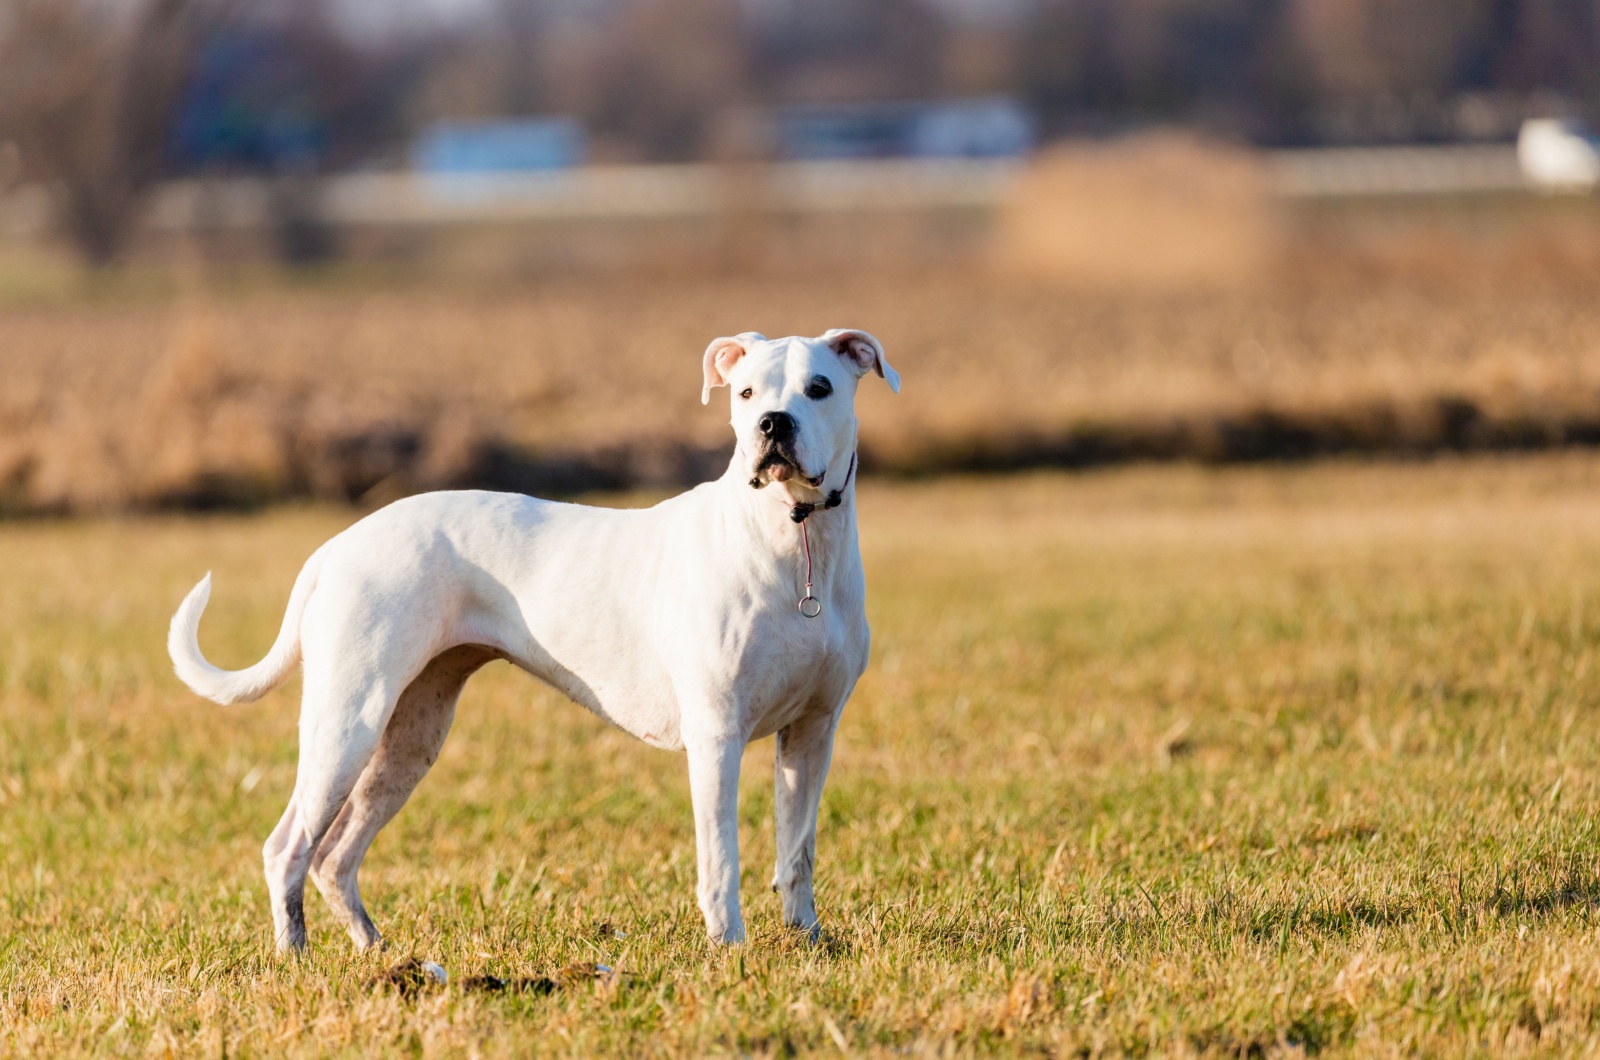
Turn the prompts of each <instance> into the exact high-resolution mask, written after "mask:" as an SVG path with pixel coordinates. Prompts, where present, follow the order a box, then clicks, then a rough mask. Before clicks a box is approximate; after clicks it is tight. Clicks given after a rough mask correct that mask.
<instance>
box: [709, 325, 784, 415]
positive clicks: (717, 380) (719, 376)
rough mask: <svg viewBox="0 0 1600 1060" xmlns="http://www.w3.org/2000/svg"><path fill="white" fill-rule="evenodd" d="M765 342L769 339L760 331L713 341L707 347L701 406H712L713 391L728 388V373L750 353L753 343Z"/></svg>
mask: <svg viewBox="0 0 1600 1060" xmlns="http://www.w3.org/2000/svg"><path fill="white" fill-rule="evenodd" d="M765 341H767V337H766V336H765V335H763V334H761V333H760V332H759V331H746V332H743V333H742V334H739V335H729V336H726V337H724V338H720V339H712V340H711V345H709V346H707V347H706V357H705V365H704V367H705V373H706V383H705V386H704V387H702V388H701V390H700V404H702V405H709V404H711V391H712V389H713V388H714V387H719V386H727V385H728V373H729V372H731V371H733V366H734V365H736V364H738V363H739V358H741V357H743V356H744V355H745V354H747V353H749V352H750V346H751V344H752V343H756V342H765Z"/></svg>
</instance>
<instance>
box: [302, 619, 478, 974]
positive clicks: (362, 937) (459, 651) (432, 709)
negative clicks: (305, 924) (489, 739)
mask: <svg viewBox="0 0 1600 1060" xmlns="http://www.w3.org/2000/svg"><path fill="white" fill-rule="evenodd" d="M494 658H497V655H496V653H495V652H493V651H492V650H490V649H488V648H482V647H479V646H477V645H462V646H461V647H458V648H452V649H450V650H449V651H447V652H444V653H443V654H441V655H439V656H438V657H437V658H435V659H434V660H433V661H432V662H430V663H429V664H428V665H427V667H426V668H425V669H424V670H423V671H422V673H421V674H419V675H418V676H417V677H416V678H415V679H414V680H413V681H412V682H411V684H409V685H408V686H406V690H405V691H404V692H402V693H401V694H400V700H399V702H398V703H396V704H395V708H394V713H393V714H392V715H391V716H390V718H389V724H388V726H387V727H386V728H385V729H384V731H383V738H382V739H381V740H380V741H379V742H378V749H377V751H376V752H375V753H374V754H373V756H372V760H371V761H370V762H368V763H367V768H366V770H365V771H364V772H363V773H362V774H361V779H360V780H359V781H357V783H356V786H355V790H354V791H352V792H351V793H350V797H349V798H348V799H346V800H345V803H344V807H343V808H342V809H341V810H340V811H339V816H338V818H337V819H336V820H335V821H334V824H333V827H332V828H330V829H329V830H328V834H327V835H326V836H324V837H323V839H322V843H321V845H319V846H318V847H317V852H316V856H315V857H314V858H313V859H312V862H311V880H312V882H313V883H315V884H316V885H317V890H318V891H320V892H322V897H323V898H324V899H325V900H326V901H327V903H328V904H329V905H330V906H332V907H333V910H334V912H335V913H336V914H337V915H338V916H339V917H340V918H341V919H343V920H344V921H345V925H346V928H347V929H348V930H349V932H350V938H351V940H352V941H353V942H354V943H355V944H356V948H357V949H367V948H368V947H371V946H376V945H377V944H378V943H379V942H380V941H381V938H380V936H379V934H378V929H377V928H376V927H375V926H373V923H372V918H371V917H370V916H368V915H367V910H366V907H365V906H364V905H363V904H362V902H361V892H360V889H359V887H358V884H357V881H356V876H357V874H358V873H359V872H360V870H361V862H362V859H364V858H365V857H366V855H367V850H368V848H369V847H371V845H372V841H373V840H374V839H375V838H377V835H378V833H379V832H380V831H381V830H382V829H383V827H384V826H385V825H387V824H388V823H389V822H390V821H391V820H393V819H394V816H395V814H397V813H399V812H400V807H402V806H404V805H405V803H406V800H407V799H408V798H410V797H411V793H412V792H413V791H415V790H416V787H417V785H418V784H419V783H420V782H421V781H422V778H423V777H424V776H425V775H426V774H427V772H428V770H429V768H430V767H431V766H432V765H433V763H434V762H435V761H437V760H438V757H439V749H440V748H441V747H442V746H444V741H445V737H446V736H448V735H449V733H450V724H451V722H452V721H453V720H454V718H455V713H456V702H457V701H458V700H459V698H460V696H461V689H462V686H464V685H465V684H466V683H467V678H469V677H471V676H472V674H473V673H474V672H475V671H476V670H477V669H478V668H479V667H480V666H482V665H483V664H484V663H486V662H489V661H490V660H492V659H494Z"/></svg>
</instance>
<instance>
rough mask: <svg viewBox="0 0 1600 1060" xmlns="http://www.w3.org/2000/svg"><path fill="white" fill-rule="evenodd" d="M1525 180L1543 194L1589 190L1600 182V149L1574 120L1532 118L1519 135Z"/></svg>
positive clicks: (1523, 126) (1519, 159)
mask: <svg viewBox="0 0 1600 1060" xmlns="http://www.w3.org/2000/svg"><path fill="white" fill-rule="evenodd" d="M1517 163H1518V164H1519V165H1520V166H1521V167H1522V179H1523V180H1525V181H1527V183H1528V184H1529V186H1530V187H1533V188H1537V189H1539V190H1540V191H1589V190H1591V189H1592V188H1594V186H1595V185H1596V184H1597V183H1600V148H1597V145H1596V142H1595V141H1594V140H1592V139H1590V138H1589V137H1588V136H1586V135H1585V134H1584V130H1583V127H1582V126H1581V125H1579V124H1578V123H1577V122H1574V121H1567V120H1564V119H1560V118H1530V119H1529V120H1527V121H1525V122H1523V123H1522V131H1521V132H1519V133H1518V134H1517Z"/></svg>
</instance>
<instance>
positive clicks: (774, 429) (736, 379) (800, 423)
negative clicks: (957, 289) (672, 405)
mask: <svg viewBox="0 0 1600 1060" xmlns="http://www.w3.org/2000/svg"><path fill="white" fill-rule="evenodd" d="M868 372H876V373H877V374H878V375H880V376H882V377H883V378H884V379H885V380H886V381H887V382H888V384H889V389H891V390H893V391H894V392H895V393H897V394H898V393H899V392H900V374H899V373H898V372H896V371H895V370H894V369H893V368H891V367H889V362H888V361H887V360H885V359H884V356H883V345H882V344H881V343H879V342H878V340H877V339H875V338H873V337H872V336H871V335H868V334H867V333H866V332H865V331H852V330H845V329H838V328H836V329H834V330H833V331H830V332H828V333H827V334H825V335H820V336H818V337H817V338H814V339H803V338H799V337H798V336H793V335H791V336H790V337H788V338H785V339H769V338H767V337H766V336H764V335H758V334H756V333H755V332H753V331H747V332H745V333H744V334H743V335H734V336H732V337H730V338H722V339H717V340H716V341H715V342H713V343H712V344H711V345H710V346H708V347H706V357H705V389H704V390H703V391H701V394H700V400H701V401H702V402H710V400H711V390H712V388H713V387H719V386H726V387H728V388H729V389H730V390H732V392H733V398H732V403H733V429H734V433H735V434H737V435H738V439H739V454H740V455H741V456H742V457H743V458H744V459H745V460H746V461H748V463H749V471H750V484H751V485H752V486H754V487H756V488H757V489H760V488H761V487H762V486H765V485H766V484H767V483H768V482H781V483H783V484H784V486H785V488H786V489H787V490H788V491H789V494H790V495H791V496H792V497H793V498H794V499H795V500H797V501H799V500H814V499H816V497H817V496H819V495H821V496H826V494H827V492H828V491H829V490H836V489H842V488H843V487H844V481H845V478H846V476H847V475H849V473H850V457H851V455H852V454H853V453H854V452H855V447H856V411H855V401H856V386H857V384H858V383H860V381H861V377H862V376H864V375H866V374H867V373H868Z"/></svg>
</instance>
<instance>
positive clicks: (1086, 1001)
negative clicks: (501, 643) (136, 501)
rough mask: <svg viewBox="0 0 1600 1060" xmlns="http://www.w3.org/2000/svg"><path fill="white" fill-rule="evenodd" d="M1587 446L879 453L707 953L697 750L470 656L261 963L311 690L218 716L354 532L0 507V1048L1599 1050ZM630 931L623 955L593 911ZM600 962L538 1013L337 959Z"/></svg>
mask: <svg viewBox="0 0 1600 1060" xmlns="http://www.w3.org/2000/svg"><path fill="white" fill-rule="evenodd" d="M1597 484H1600V459H1597V458H1594V457H1589V456H1558V457H1542V458H1537V459H1526V460H1522V459H1519V460H1483V461H1472V462H1464V463H1439V464H1416V465H1389V466H1361V465H1342V464H1331V465H1319V466H1313V467H1308V468H1300V469H1254V470H1231V471H1223V472H1212V471H1202V470H1195V469H1184V468H1166V469H1134V470H1128V471H1122V472H1117V473H1114V474H1105V475H1094V476H1084V477H1076V478H1074V477H1065V476H1057V475H1037V476H1024V477H1017V478H1008V479H991V480H981V481H979V480H972V481H967V480H936V481H929V482H926V483H919V484H915V485H887V484H883V483H880V482H873V481H869V482H868V483H867V484H866V485H865V486H864V490H863V497H862V508H863V523H864V528H863V533H864V538H865V551H866V558H867V564H868V576H869V579H870V582H871V610H872V620H873V626H874V662H873V666H872V669H871V670H870V671H869V673H868V676H867V677H866V679H865V680H864V681H863V682H862V685H861V687H860V690H859V691H858V692H857V694H856V697H855V699H854V700H853V701H852V703H851V705H850V708H849V710H848V712H847V714H846V718H845V721H844V724H843V727H842V730H841V737H840V746H839V749H838V753H837V755H836V757H835V761H834V771H833V774H832V778H831V780H830V782H829V785H828V790H827V795H826V797H825V800H824V806H823V811H822V821H821V830H820V838H819V852H818V895H819V905H820V908H821V910H822V913H823V917H824V923H825V926H826V929H827V938H826V941H825V942H824V944H822V945H820V946H816V947H812V946H808V945H806V944H805V943H803V942H802V941H800V940H799V939H798V938H796V937H794V936H793V935H791V934H789V933H786V932H785V931H783V930H782V929H781V927H780V924H779V909H778V905H777V901H776V898H775V897H774V896H772V895H771V894H769V893H767V891H766V887H765V881H766V879H767V878H768V875H769V873H770V871H771V858H772V853H773V841H772V823H771V820H770V815H771V809H772V795H771V790H770V787H771V779H770V771H771V744H770V741H769V742H766V743H763V744H760V745H757V746H756V747H754V748H752V749H751V751H750V753H749V756H748V757H747V759H746V773H745V785H744V789H743V799H742V803H741V817H742V821H743V827H742V839H743V850H744V864H745V872H746V875H745V889H744V899H745V906H746V916H747V920H748V923H749V927H750V936H751V937H750V941H749V943H748V944H747V945H745V946H743V947H740V948H738V949H735V950H730V951H726V952H721V951H716V950H713V949H712V948H711V947H710V946H709V945H708V944H707V943H706V942H705V941H704V939H703V936H702V930H701V927H700V923H699V917H698V914H697V912H696V910H695V907H694V900H693V886H694V880H693V867H694V852H693V827H692V822H691V820H690V813H689V803H688V794H687V785H686V781H685V776H684V768H683V762H682V759H681V758H680V757H678V756H676V755H671V754H666V753H663V752H659V751H654V750H651V749H649V748H647V747H644V746H643V745H641V744H638V743H636V742H634V741H632V740H630V739H629V738H628V737H626V736H623V735H622V734H620V733H617V732H614V731H610V730H608V729H607V728H605V727H604V726H603V725H601V724H600V723H598V722H597V721H595V720H594V719H593V718H591V717H589V716H588V715H586V714H585V713H583V712H582V711H581V710H580V709H579V708H577V707H574V706H572V705H570V704H567V703H565V702H563V701H561V700H559V699H558V698H557V697H556V696H555V695H553V694H552V693H550V692H548V691H546V690H544V689H542V688H540V687H538V686H536V685H534V684H533V683H532V682H531V681H530V680H528V679H526V678H525V677H523V676H521V675H519V674H516V673H514V672H512V671H510V670H509V669H508V668H506V667H503V666H497V667H493V668H491V669H489V670H487V671H485V672H484V673H483V674H482V675H480V676H479V677H477V678H475V679H474V681H473V683H472V684H471V685H469V686H468V690H467V693H466V696H465V697H464V700H463V707H462V710H461V713H460V716H459V718H458V721H457V723H456V730H455V732H454V733H453V734H452V736H451V739H450V741H449V743H448V744H447V745H446V749H445V752H444V754H443V756H442V757H441V759H440V761H439V763H438V765H437V766H436V767H435V769H434V771H433V773H432V775H430V776H429V778H428V779H427V780H426V781H425V782H424V783H423V785H422V787H421V789H420V790H419V792H418V794H417V795H416V797H415V798H414V799H413V800H412V802H411V804H410V805H409V806H408V807H407V808H406V810H405V811H404V812H403V813H402V814H401V816H400V818H399V819H398V820H397V821H396V822H395V823H394V825H392V826H391V827H390V828H389V829H388V830H387V831H386V832H385V833H384V834H383V835H382V836H381V837H380V838H379V840H378V843H377V844H376V846H375V848H374V850H373V853H372V855H371V856H370V858H369V859H368V862H367V868H366V871H365V873H364V874H363V889H364V892H365V894H366V896H367V899H368V904H369V906H370V907H371V908H372V910H373V915H374V917H375V919H376V920H377V922H378V924H379V926H380V928H382V929H383V930H384V931H385V932H386V934H387V936H388V938H389V941H390V948H389V951H388V952H387V953H386V954H383V955H380V956H356V955H353V954H352V953H351V952H350V951H349V946H348V943H347V942H346V940H345V937H344V935H343V933H342V931H340V930H339V929H338V928H337V927H336V926H335V925H334V924H333V922H332V920H331V917H330V916H329V915H328V913H327V910H326V909H325V907H324V906H323V905H322V904H321V902H320V900H319V899H316V898H311V899H309V900H308V913H309V919H310V925H311V930H312V949H311V952H310V954H309V955H308V956H306V957H304V958H301V959H295V960H279V959H278V958H276V957H274V956H273V955H272V953H271V952H270V939H269V919H268V915H267V907H266V895H265V889H264V885H263V883H262V882H261V879H260V874H259V848H260V844H261V842H262V840H263V839H264V838H265V836H266V834H267V832H268V831H269V830H270V828H271V827H272V825H273V823H274V822H275V821H276V818H277V815H278V814H279V812H280V811H281V810H282V807H283V804H284V802H285V801H286V799H287V797H288V793H289V789H290V787H291V785H292V783H293V778H294V762H295V745H294V732H295V728H294V727H295V716H296V705H297V704H296V695H295V692H294V690H293V689H284V690H282V691H280V692H277V693H275V694H273V695H272V696H270V697H269V698H268V699H266V700H264V701H263V702H261V703H259V704H256V705H253V706H249V707H239V708H229V709H224V708H219V707H215V706H212V705H210V704H208V703H205V702H203V701H200V700H198V699H196V698H195V697H193V696H192V695H190V694H189V693H187V692H186V691H185V690H183V689H182V688H181V687H180V686H178V684H177V682H176V681H175V680H174V679H173V678H172V677H171V676H170V674H169V673H168V669H167V663H166V660H165V657H164V654H163V650H162V637H163V631H164V628H165V623H166V620H167V617H168V615H169V614H170V611H171V609H172V607H173V606H174V605H175V604H176V603H177V601H178V600H179V599H180V598H181V596H182V594H183V592H184V591H185V590H186V589H187V588H188V587H189V586H190V585H191V584H192V583H193V582H194V580H196V579H197V578H198V576H199V575H200V574H201V573H202V572H203V571H204V570H205V569H207V568H211V569H214V570H215V571H216V593H215V596H214V598H213V603H212V606H211V609H210V611H209V612H208V614H207V616H206V621H205V624H204V627H203V629H202V642H203V643H204V644H205V646H206V648H207V650H208V651H209V652H210V654H211V656H212V657H213V658H214V659H216V660H217V661H219V662H221V663H223V664H225V665H241V664H244V663H246V662H248V661H252V660H254V659H255V658H257V657H259V655H260V654H261V653H262V652H264V651H265V649H266V647H267V645H268V644H269V642H270V641H271V639H272V636H273V634H274V632H275V630H276V627H277V623H278V620H279V617H280V612H281V608H282V606H283V603H284V600H285V599H286V597H287V593H288V589H289V585H290V583H291V581H292V579H293V575H294V573H295V571H296V570H297V569H298V567H299V565H300V563H301V562H302V561H303V559H304V557H305V556H306V555H307V554H308V553H309V552H310V550H311V549H312V548H313V547H315V545H316V544H317V543H319V542H320V541H321V540H322V539H323V538H325V537H326V536H327V535H329V534H331V533H332V532H334V531H336V530H337V529H338V528H339V527H340V526H341V525H343V524H344V523H345V522H347V521H348V520H349V519H350V518H351V516H350V514H349V513H346V512H340V511H327V510H288V511H279V512H275V513H270V514H266V515H261V516H256V517H227V518H207V519H180V518H161V519H130V520H123V521H102V522H72V523H50V522H34V523H13V524H8V525H0V569H3V570H4V571H5V572H6V573H5V576H4V578H3V579H0V873H3V878H0V1054H17V1055H25V1054H32V1055H45V1054H53V1053H63V1052H74V1051H81V1052H94V1053H105V1054H118V1055H123V1054H125V1055H147V1054H151V1053H155V1054H164V1053H166V1052H169V1051H170V1052H173V1053H201V1054H213V1055H218V1054H221V1053H223V1052H224V1051H225V1052H226V1053H227V1054H228V1055H260V1054H272V1055H277V1054H292V1055H302V1054H316V1055H320V1054H334V1055H352V1056H354V1055H367V1054H369V1053H375V1052H376V1053H390V1054H412V1055H415V1054H426V1055H435V1054H471V1053H477V1054H485V1055H519V1054H525V1053H527V1052H531V1051H538V1052H552V1053H570V1054H576V1055H592V1054H594V1053H598V1052H619V1053H625V1054H629V1055H640V1054H652V1053H670V1054H703V1053H749V1054H756V1055H780V1054H788V1053H790V1052H795V1051H798V1052H810V1051H821V1052H834V1051H838V1050H840V1049H843V1050H845V1051H848V1052H860V1053H874V1052H878V1053H884V1054H887V1053H891V1052H906V1051H909V1052H913V1053H922V1052H928V1053H936V1052H943V1051H946V1050H951V1049H953V1050H954V1051H956V1052H960V1053H967V1052H1006V1053H1009V1052H1048V1053H1052V1054H1055V1055H1062V1054H1100V1053H1112V1054H1117V1053H1133V1054H1142V1053H1163V1054H1165V1053H1171V1052H1198V1053H1211V1054H1218V1055H1263V1054H1275V1053H1279V1052H1292V1051H1296V1050H1299V1051H1303V1052H1305V1053H1322V1054H1324V1055H1340V1054H1344V1053H1356V1054H1363V1055H1368V1054H1384V1055H1388V1054H1393V1053H1418V1052H1420V1053H1425V1054H1433V1055H1445V1054H1459V1053H1463V1052H1483V1053H1494V1054H1498V1053H1516V1052H1524V1051H1531V1050H1538V1051H1540V1052H1568V1053H1574V1054H1576V1053H1585V1052H1590V1051H1592V1050H1593V1049H1595V1048H1596V1047H1597V1046H1600V1032H1597V1027H1600V1023H1597V1018H1600V1016H1597V1014H1600V905H1597V903H1600V878H1597V876H1596V865H1597V860H1596V855H1597V846H1600V832H1597V828H1596V815H1595V806H1596V804H1597V802H1596V798H1597V794H1600V726H1597V725H1596V724H1595V722H1596V720H1597V719H1596V714H1597V705H1600V672H1597V669H1596V665H1595V664H1596V652H1595V643H1596V635H1597V633H1600V490H1597V489H1596V486H1597ZM619 934H622V935H625V937H622V938H619V937H618V935H619ZM411 955H415V956H418V957H423V958H428V959H433V960H437V961H439V962H440V963H442V964H444V965H445V966H446V967H447V968H448V969H449V970H450V972H451V974H452V976H454V977H455V978H456V979H457V980H459V979H460V978H462V977H465V976H468V975H473V974H480V973H488V974H494V975H498V976H503V977H521V976H534V975H540V974H550V973H552V972H554V971H556V970H557V969H560V968H562V967H563V966H566V965H570V964H572V963H574V962H583V961H596V962H602V963H605V964H609V965H614V966H616V967H617V968H619V969H622V970H623V971H624V973H625V974H624V975H622V976H621V977H620V979H619V980H617V981H614V982H603V983H597V984H594V985H590V984H589V983H581V984H578V985H575V986H569V987H567V988H564V989H561V990H558V991H556V992H555V993H554V994H551V995H550V996H537V997H536V996H504V995H494V994H484V993H476V992H469V991H463V990H461V989H459V988H458V987H457V986H451V987H449V988H446V989H441V990H432V991H424V992H422V993H421V994H420V995H419V996H417V997H415V998H403V997H401V996H399V995H397V994H395V993H393V992H389V991H386V990H382V989H378V988H374V987H372V986H369V985H367V984H368V980H369V979H370V978H371V977H373V976H374V975H375V974H376V973H377V972H379V971H381V970H382V969H383V968H384V967H385V966H386V965H387V964H389V963H392V962H394V961H396V960H398V959H400V958H402V957H406V956H411Z"/></svg>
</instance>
